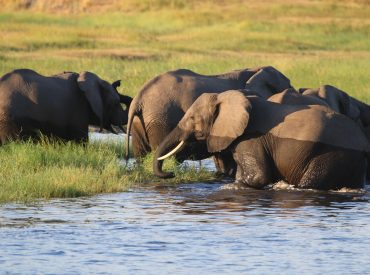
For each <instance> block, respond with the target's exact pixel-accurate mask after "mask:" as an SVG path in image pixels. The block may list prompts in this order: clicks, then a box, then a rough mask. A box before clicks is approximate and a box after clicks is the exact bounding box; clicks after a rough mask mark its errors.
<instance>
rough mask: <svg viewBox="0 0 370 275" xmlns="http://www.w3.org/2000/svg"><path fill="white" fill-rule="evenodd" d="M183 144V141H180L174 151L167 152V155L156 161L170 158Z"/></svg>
mask: <svg viewBox="0 0 370 275" xmlns="http://www.w3.org/2000/svg"><path fill="white" fill-rule="evenodd" d="M183 144H184V141H183V140H182V141H180V143H179V144H178V145H177V146H176V147H175V149H173V150H172V151H171V152H169V153H167V154H165V155H164V156H162V157H159V158H157V160H164V159H166V158H168V157H170V156H172V155H173V154H175V153H176V152H177V151H178V150H179V149H180V147H181V146H182V145H183Z"/></svg>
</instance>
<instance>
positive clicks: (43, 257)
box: [0, 162, 370, 274]
mask: <svg viewBox="0 0 370 275" xmlns="http://www.w3.org/2000/svg"><path fill="white" fill-rule="evenodd" d="M204 165H206V166H207V165H211V164H210V163H209V162H205V164H204ZM210 169H212V167H211V166H210ZM192 272H193V273H194V274H209V273H212V274H225V273H231V274H240V273H252V274H281V273H284V274H296V273H297V272H300V273H303V274H318V273H329V274H353V273H355V274H366V273H367V274H368V273H369V272H370V186H369V185H368V186H367V188H366V189H365V190H352V191H350V190H347V191H346V192H344V191H343V192H318V191H302V190H294V189H290V188H286V186H284V185H282V186H281V187H280V188H273V189H269V190H262V191H261V190H253V189H240V188H238V187H236V186H235V185H232V184H226V183H223V182H211V183H209V182H207V183H201V182H200V183H192V184H187V183H184V184H178V185H166V184H159V183H152V184H147V185H145V186H139V187H134V188H132V189H131V190H129V191H128V192H124V193H116V194H103V195H99V196H94V197H83V198H75V199H55V200H50V201H41V202H38V203H37V204H33V205H24V204H15V203H11V204H6V205H2V206H0V273H1V274H4V273H10V274H13V273H19V274H35V273H37V274H40V273H42V274H45V273H46V274H80V273H83V274H86V273H93V274H106V273H110V274H111V273H114V274H123V273H128V274H158V273H159V274H189V273H192Z"/></svg>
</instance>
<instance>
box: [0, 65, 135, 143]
mask: <svg viewBox="0 0 370 275" xmlns="http://www.w3.org/2000/svg"><path fill="white" fill-rule="evenodd" d="M119 85H120V82H119V81H116V82H115V83H113V84H109V83H108V82H106V81H105V80H102V79H100V78H99V77H98V76H97V75H95V74H93V73H90V72H82V73H80V74H78V73H73V72H65V73H62V74H59V75H54V76H49V77H46V76H42V75H40V74H38V73H36V72H35V71H32V70H28V69H20V70H14V71H12V72H10V73H8V74H5V75H4V76H3V77H1V78H0V143H4V142H5V141H7V140H9V139H24V138H29V137H32V138H36V137H37V136H38V133H39V132H41V133H42V134H44V135H47V136H55V137H59V138H62V139H64V140H73V141H77V142H80V141H86V140H87V139H88V125H97V126H99V127H100V128H101V129H102V128H104V129H107V130H109V131H112V132H114V130H113V129H112V127H111V125H116V126H118V127H122V125H124V124H127V115H128V114H127V110H128V107H129V105H130V102H131V100H132V99H131V98H130V97H127V96H123V95H120V94H119V93H118V92H117V90H116V87H118V86H119ZM120 103H124V104H126V106H127V107H126V110H123V109H122V106H121V104H120Z"/></svg>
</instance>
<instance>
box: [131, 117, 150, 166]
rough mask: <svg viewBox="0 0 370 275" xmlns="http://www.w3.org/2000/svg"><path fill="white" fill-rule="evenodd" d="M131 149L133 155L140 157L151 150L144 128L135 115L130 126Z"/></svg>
mask: <svg viewBox="0 0 370 275" xmlns="http://www.w3.org/2000/svg"><path fill="white" fill-rule="evenodd" d="M131 135H132V150H133V152H134V157H135V158H136V159H140V158H142V157H144V156H145V155H146V154H148V153H149V152H150V151H151V148H150V145H149V142H148V139H147V137H146V134H145V130H144V128H143V126H142V123H141V122H140V120H139V119H138V118H137V117H135V118H134V121H133V126H132V131H131Z"/></svg>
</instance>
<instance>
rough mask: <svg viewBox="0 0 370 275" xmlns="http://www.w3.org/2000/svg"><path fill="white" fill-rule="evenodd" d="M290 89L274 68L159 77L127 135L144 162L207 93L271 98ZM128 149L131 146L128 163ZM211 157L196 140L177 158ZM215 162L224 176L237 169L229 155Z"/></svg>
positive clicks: (138, 100) (136, 104)
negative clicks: (239, 91)
mask: <svg viewBox="0 0 370 275" xmlns="http://www.w3.org/2000/svg"><path fill="white" fill-rule="evenodd" d="M290 87H291V85H290V81H289V79H288V78H287V77H286V76H285V75H283V74H282V73H281V72H280V71H278V70H276V69H275V68H273V67H271V66H264V67H257V68H249V69H242V70H235V71H231V72H228V73H224V74H219V75H201V74H198V73H195V72H193V71H190V70H186V69H179V70H176V71H170V72H166V73H164V74H161V75H158V76H156V77H154V78H153V79H151V80H150V81H148V82H147V83H146V84H145V85H144V86H143V88H142V89H141V90H140V92H139V93H138V94H137V95H136V96H135V98H134V99H133V102H132V104H131V107H130V111H129V118H128V124H127V133H128V136H129V135H130V134H132V145H133V152H134V156H135V158H137V159H140V158H141V157H143V156H145V155H146V154H147V153H149V152H151V151H154V150H155V149H156V148H157V147H158V145H159V144H160V143H161V142H162V140H163V139H164V138H165V137H166V136H167V135H168V134H169V133H170V132H171V130H172V129H173V128H175V126H176V125H177V123H178V122H179V121H180V119H181V118H182V116H183V115H184V114H185V112H186V111H187V110H188V109H189V108H190V106H191V105H192V104H193V102H194V101H195V100H196V99H197V98H198V97H199V96H200V95H201V94H203V93H206V92H212V93H221V92H223V91H226V90H230V89H248V93H250V94H251V93H255V94H258V95H259V96H262V97H264V98H268V97H269V96H271V95H272V94H274V93H277V92H280V91H282V90H284V89H287V88H290ZM245 91H246V90H245ZM246 92H247V91H246ZM128 146H129V142H127V148H126V159H127V158H128V152H129V148H128ZM209 156H210V154H209V153H208V152H207V148H206V146H205V144H204V142H199V141H198V140H195V139H194V140H192V141H189V142H188V143H187V144H186V145H185V146H184V148H183V150H182V151H181V153H179V154H177V155H176V158H177V160H179V161H182V160H185V159H194V160H199V159H204V158H208V157H209ZM215 158H216V166H217V168H218V171H220V173H223V174H230V173H231V174H232V173H233V172H232V170H233V168H232V167H228V166H227V165H226V163H228V162H229V160H232V157H231V155H230V154H229V153H226V154H223V153H220V154H218V155H217V154H216V156H215Z"/></svg>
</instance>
